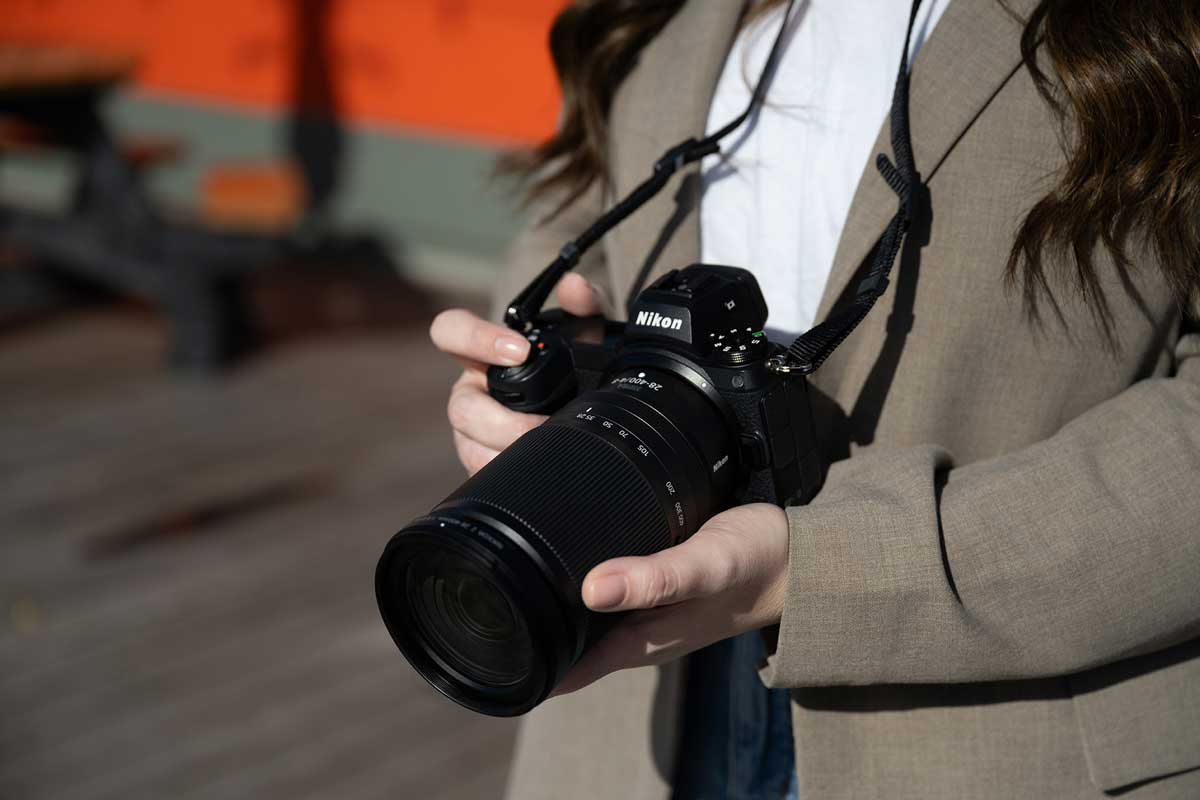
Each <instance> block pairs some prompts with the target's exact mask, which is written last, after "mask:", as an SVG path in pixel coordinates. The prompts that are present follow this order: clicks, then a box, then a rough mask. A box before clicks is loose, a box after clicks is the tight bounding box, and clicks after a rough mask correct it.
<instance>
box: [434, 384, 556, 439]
mask: <svg viewBox="0 0 1200 800" xmlns="http://www.w3.org/2000/svg"><path fill="white" fill-rule="evenodd" d="M446 416H447V417H449V418H450V426H451V427H452V428H454V430H456V431H458V432H459V433H461V434H463V435H464V436H466V437H467V438H468V439H472V440H474V441H476V442H478V443H479V444H481V445H483V446H484V447H488V448H491V449H492V450H503V449H504V448H506V447H508V446H509V445H510V444H512V443H513V442H515V441H516V440H517V439H518V438H520V437H521V435H522V434H524V433H526V432H528V431H531V430H533V429H534V428H536V427H537V426H538V425H540V424H542V422H543V421H544V420H545V419H546V418H545V417H543V416H540V415H538V414H521V413H519V412H516V411H510V410H509V409H507V408H505V407H504V406H502V405H500V404H499V403H497V402H496V401H495V400H493V399H492V398H491V397H490V396H489V395H488V394H487V392H485V391H484V390H483V389H482V388H481V387H479V386H478V385H477V384H474V383H471V382H468V381H463V382H460V383H458V384H455V387H454V389H452V390H451V392H450V402H449V403H448V404H447V406H446Z"/></svg>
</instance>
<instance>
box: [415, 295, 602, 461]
mask: <svg viewBox="0 0 1200 800" xmlns="http://www.w3.org/2000/svg"><path fill="white" fill-rule="evenodd" d="M557 293H558V304H559V307H560V308H562V309H563V310H564V311H567V312H569V313H571V314H575V315H577V316H581V317H585V316H589V315H592V314H599V313H600V312H601V310H602V304H601V301H600V294H599V291H598V290H597V289H596V288H595V287H594V286H592V285H591V284H590V283H588V282H587V281H586V280H585V279H584V278H583V277H581V276H579V275H576V274H574V273H570V274H568V275H566V276H564V277H563V279H562V280H561V281H559V284H558V287H557ZM429 338H431V339H432V340H433V344H434V346H435V347H437V349H439V350H441V351H442V352H443V353H446V354H448V355H450V356H452V357H454V359H455V360H457V361H458V362H459V363H460V364H462V365H463V373H462V375H461V376H459V378H458V380H457V381H455V382H454V386H453V388H451V390H450V401H449V403H448V404H447V406H446V415H447V416H448V417H449V418H450V426H451V427H452V428H453V429H454V447H455V449H456V450H457V451H458V459H459V461H461V462H462V463H463V466H464V467H466V468H467V473H468V474H470V475H473V474H475V472H477V471H478V470H479V469H480V468H481V467H483V465H484V464H486V463H488V462H489V461H491V460H492V459H493V458H495V457H496V455H497V454H498V453H499V452H500V451H501V450H503V449H504V448H506V447H508V446H509V445H510V444H512V443H513V442H514V441H515V440H516V439H517V438H518V437H519V436H521V434H523V433H525V432H526V431H528V430H530V429H532V428H535V427H537V426H538V425H540V424H541V423H542V422H543V421H544V420H545V419H546V417H544V416H542V415H540V414H522V413H520V412H517V411H511V410H509V409H507V408H505V407H504V406H502V405H501V404H500V403H498V402H496V401H495V400H494V399H492V397H491V396H490V395H489V394H488V391H487V368H488V367H489V366H492V365H498V366H505V367H508V366H514V365H516V364H521V363H523V362H524V361H525V357H526V356H527V355H529V342H528V341H527V340H526V339H525V337H524V336H521V335H520V334H519V333H516V332H515V331H512V330H510V329H508V328H505V327H504V326H502V325H496V324H495V323H491V322H487V321H485V320H482V319H480V318H479V317H477V316H475V315H474V314H472V313H471V312H470V311H465V310H463V309H461V308H451V309H448V310H446V311H443V312H442V313H440V314H438V315H437V317H435V318H434V320H433V325H431V326H430V328H429Z"/></svg>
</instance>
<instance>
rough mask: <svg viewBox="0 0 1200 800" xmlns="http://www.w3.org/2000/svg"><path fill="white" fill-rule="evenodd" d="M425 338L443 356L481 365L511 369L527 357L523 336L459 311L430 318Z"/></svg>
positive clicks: (527, 343)
mask: <svg viewBox="0 0 1200 800" xmlns="http://www.w3.org/2000/svg"><path fill="white" fill-rule="evenodd" d="M429 338H430V339H432V340H433V343H434V345H435V346H436V347H437V349H439V350H441V351H443V352H445V353H449V354H450V355H453V356H459V357H461V358H466V359H470V360H472V361H478V362H480V363H483V364H500V365H504V366H513V365H515V364H523V363H524V362H525V357H526V356H527V355H529V342H528V341H526V340H525V337H524V336H521V335H520V334H518V333H514V332H513V331H510V330H509V329H508V328H505V327H503V326H500V325H495V324H493V323H491V322H486V321H484V320H482V319H480V318H479V317H477V316H475V315H474V314H472V313H471V312H470V311H464V310H463V309H461V308H451V309H449V310H447V311H443V312H442V313H440V314H438V315H437V316H436V317H434V319H433V324H432V325H430V326H429Z"/></svg>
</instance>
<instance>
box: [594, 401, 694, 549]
mask: <svg viewBox="0 0 1200 800" xmlns="http://www.w3.org/2000/svg"><path fill="white" fill-rule="evenodd" d="M575 419H578V420H582V421H583V422H592V423H596V422H598V423H600V427H602V428H604V429H605V430H610V431H615V432H616V434H617V436H619V437H621V438H622V439H624V440H625V441H627V442H629V443H630V446H631V447H632V448H633V449H634V451H636V452H637V453H638V454H639V455H640V456H642V457H643V458H651V459H654V461H656V462H658V464H659V466H660V467H662V468H663V470H664V472H665V471H666V464H664V463H663V461H662V459H660V458H658V457H657V456H655V455H654V453H653V451H651V450H650V448H649V447H647V446H646V443H645V442H643V441H642V440H641V438H639V437H638V436H637V435H636V434H634V433H631V432H630V431H629V430H627V429H626V428H625V427H624V426H622V425H621V424H619V423H617V422H614V421H613V420H611V419H609V418H608V417H604V416H601V415H600V414H593V413H592V409H591V407H590V406H589V407H588V409H587V410H586V411H580V412H579V413H578V414H576V415H575ZM664 488H665V489H666V490H667V495H668V496H669V497H675V496H676V489H675V482H674V481H667V482H666V484H665V486H664ZM671 510H672V511H673V512H674V514H675V520H676V522H678V523H679V531H680V533H679V535H678V536H675V537H674V539H675V541H673V542H672V544H678V543H679V541H680V538H679V537H680V536H682V535H683V531H686V530H687V516H686V515H685V514H684V511H683V503H681V502H680V501H679V500H675V506H674V508H672V509H671Z"/></svg>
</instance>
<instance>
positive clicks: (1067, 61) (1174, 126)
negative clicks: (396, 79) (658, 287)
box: [502, 0, 1200, 328]
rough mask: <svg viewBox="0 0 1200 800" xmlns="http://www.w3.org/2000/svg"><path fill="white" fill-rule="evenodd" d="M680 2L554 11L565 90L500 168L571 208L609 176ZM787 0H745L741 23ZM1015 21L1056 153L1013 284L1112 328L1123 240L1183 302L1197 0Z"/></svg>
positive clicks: (1197, 87)
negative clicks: (634, 102)
mask: <svg viewBox="0 0 1200 800" xmlns="http://www.w3.org/2000/svg"><path fill="white" fill-rule="evenodd" d="M724 1H725V0H722V2H724ZM684 2H685V0H575V2H573V3H572V4H571V5H570V6H568V7H567V8H566V9H564V10H563V11H562V13H561V14H560V15H559V16H558V18H557V19H556V21H555V23H554V25H553V27H552V29H551V32H550V50H551V53H552V56H553V60H554V65H555V69H556V70H557V72H558V79H559V82H560V84H561V87H562V95H563V107H562V116H561V119H560V124H559V126H558V130H557V132H556V133H555V134H554V135H553V136H552V137H551V138H550V139H548V140H547V141H546V142H544V143H543V144H541V145H540V146H539V147H537V148H536V149H534V150H532V151H530V152H527V153H521V154H517V155H514V156H512V157H509V158H508V159H506V160H505V161H504V163H503V165H502V166H503V167H504V168H506V169H508V170H510V171H514V172H518V173H521V174H524V175H526V176H528V177H529V178H530V183H529V194H530V196H531V197H539V196H543V195H549V194H555V195H556V196H558V197H562V198H564V199H563V200H561V205H562V206H565V205H568V204H569V203H570V202H571V201H572V200H574V199H575V198H577V197H578V196H579V195H580V194H582V193H583V192H584V191H586V190H587V189H588V187H590V186H591V185H592V184H593V183H595V182H597V181H601V182H604V181H607V176H608V156H607V152H608V151H607V137H608V113H609V109H610V106H611V104H612V99H613V95H614V94H615V92H616V90H617V87H618V86H619V85H620V83H621V81H623V80H624V79H625V77H626V76H627V75H628V74H629V72H630V71H631V70H632V69H633V67H634V65H635V64H636V63H637V58H638V54H639V53H640V52H641V50H642V48H643V47H645V46H646V44H647V43H648V42H649V41H650V40H651V39H652V38H653V37H654V36H656V35H657V34H658V33H659V31H661V30H662V29H663V27H664V26H665V25H666V24H667V23H668V22H669V21H670V20H671V18H672V17H673V16H674V15H675V13H676V12H677V11H678V10H679V9H680V8H681V7H682V6H683V3H684ZM783 2H784V0H753V2H751V3H750V4H749V6H748V10H747V12H746V15H745V18H746V19H749V18H751V17H755V16H758V15H760V14H762V13H763V12H765V11H767V10H769V9H771V8H773V7H776V6H779V5H781V4H782V3H783ZM997 2H1001V3H1003V0H997ZM744 22H745V20H744ZM1023 24H1024V31H1023V34H1022V37H1021V56H1022V58H1023V60H1024V62H1025V66H1026V68H1027V69H1028V70H1029V72H1030V74H1031V75H1032V77H1033V80H1034V82H1035V84H1036V86H1037V89H1038V91H1039V92H1040V94H1041V95H1042V97H1043V98H1045V100H1046V102H1047V103H1049V105H1050V107H1051V108H1052V109H1053V110H1054V112H1055V113H1056V114H1057V116H1058V118H1059V121H1060V123H1061V126H1062V139H1063V142H1064V145H1065V149H1066V163H1065V165H1064V166H1063V168H1062V169H1061V171H1060V172H1059V173H1058V174H1057V175H1056V176H1055V178H1056V179H1055V181H1054V184H1053V186H1052V187H1051V188H1050V190H1049V191H1048V192H1047V193H1046V195H1045V196H1044V197H1042V198H1041V199H1039V200H1038V201H1037V202H1036V203H1035V204H1034V205H1033V206H1032V208H1031V210H1030V211H1029V212H1028V213H1027V214H1026V215H1025V217H1024V219H1023V220H1022V222H1021V224H1020V226H1019V227H1018V229H1017V234H1016V237H1015V240H1014V242H1013V247H1012V250H1011V253H1010V255H1009V259H1008V267H1007V275H1008V279H1009V281H1010V282H1011V284H1013V285H1015V286H1019V287H1020V289H1021V291H1022V293H1023V296H1024V299H1025V302H1026V306H1027V308H1028V310H1029V311H1030V312H1031V313H1032V314H1033V315H1034V316H1036V315H1037V310H1038V300H1039V297H1041V296H1043V295H1045V296H1050V297H1051V298H1052V295H1051V283H1052V279H1057V280H1059V281H1063V282H1065V284H1066V285H1067V286H1071V287H1074V289H1075V290H1076V291H1078V293H1079V294H1080V295H1081V296H1082V297H1083V299H1084V300H1085V301H1086V302H1087V303H1088V305H1089V306H1090V307H1091V308H1092V309H1093V311H1094V313H1096V315H1097V316H1098V317H1099V318H1100V320H1101V322H1103V323H1104V324H1105V327H1106V328H1107V327H1108V325H1109V323H1110V321H1111V317H1110V314H1109V307H1108V302H1107V300H1106V299H1105V296H1104V292H1103V290H1102V288H1101V278H1100V272H1099V269H1098V267H1097V248H1098V247H1103V248H1104V249H1105V250H1106V251H1107V253H1108V254H1109V256H1110V258H1111V259H1112V260H1113V262H1114V263H1115V265H1116V267H1117V269H1118V271H1119V273H1120V276H1121V277H1122V279H1124V280H1126V281H1128V278H1129V275H1130V273H1131V272H1132V271H1133V270H1134V269H1135V266H1136V265H1135V261H1134V259H1133V257H1132V256H1131V251H1132V249H1133V248H1135V247H1137V246H1139V245H1142V244H1145V245H1148V246H1149V247H1150V248H1151V250H1152V252H1153V253H1154V255H1155V256H1156V258H1157V262H1158V266H1159V268H1160V269H1161V270H1162V273H1163V276H1164V277H1165V279H1166V281H1167V282H1168V284H1169V285H1170V286H1171V287H1172V289H1173V290H1174V291H1175V293H1176V295H1177V296H1178V298H1179V300H1180V302H1181V303H1182V304H1184V305H1185V307H1186V306H1187V305H1188V304H1190V303H1191V302H1195V301H1196V300H1197V298H1200V4H1197V3H1195V2H1191V1H1190V0H1188V1H1187V2H1182V1H1181V0H1041V2H1040V3H1039V4H1038V5H1037V7H1036V8H1035V9H1034V11H1033V13H1032V14H1031V15H1030V16H1029V18H1028V19H1027V20H1023ZM560 207H561V206H560Z"/></svg>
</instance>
